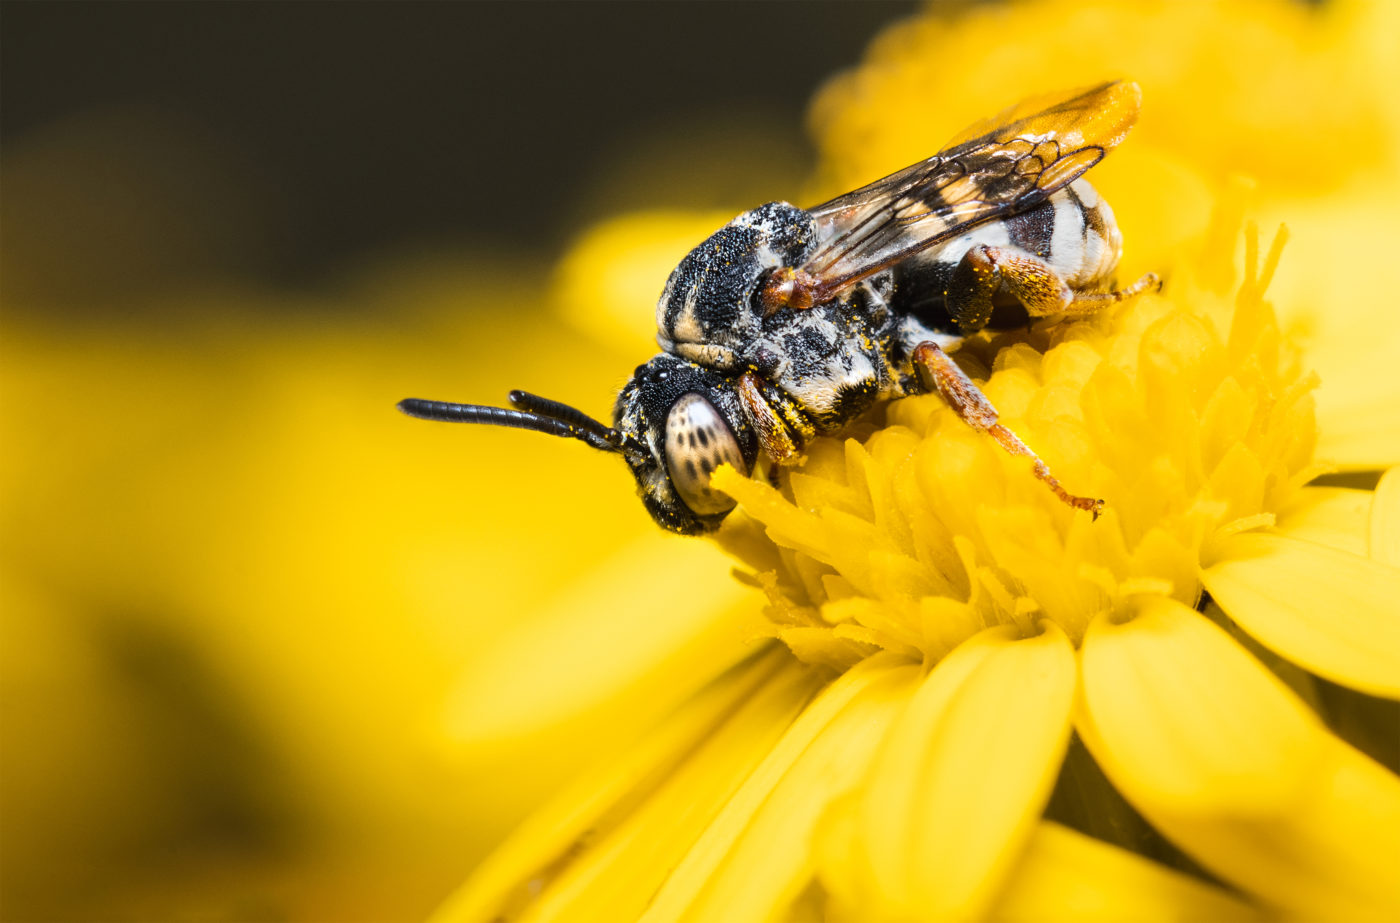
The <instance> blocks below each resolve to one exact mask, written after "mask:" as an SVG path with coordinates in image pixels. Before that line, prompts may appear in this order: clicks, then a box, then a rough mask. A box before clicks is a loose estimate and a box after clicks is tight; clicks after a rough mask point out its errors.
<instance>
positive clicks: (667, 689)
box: [447, 533, 763, 750]
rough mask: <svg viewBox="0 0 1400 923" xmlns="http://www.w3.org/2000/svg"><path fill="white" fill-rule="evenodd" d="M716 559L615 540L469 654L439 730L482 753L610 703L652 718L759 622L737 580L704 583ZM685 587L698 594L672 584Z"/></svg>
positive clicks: (659, 544) (713, 670)
mask: <svg viewBox="0 0 1400 923" xmlns="http://www.w3.org/2000/svg"><path fill="white" fill-rule="evenodd" d="M727 564H728V562H727V561H726V560H725V558H724V557H723V555H722V554H720V553H719V552H717V551H716V550H715V549H714V548H713V547H711V546H709V545H708V544H706V543H704V542H680V541H676V540H674V538H673V537H672V536H666V535H661V534H659V533H658V534H655V535H648V536H644V537H642V538H640V539H638V540H636V541H635V542H633V543H631V544H630V545H627V546H624V547H623V548H621V549H620V550H619V551H618V552H617V553H616V554H614V555H613V556H612V557H611V558H609V559H608V560H607V561H606V562H604V563H602V564H601V565H599V566H598V567H596V568H595V569H594V570H593V571H592V572H591V573H589V574H588V575H587V576H586V577H585V578H583V579H581V580H578V581H576V582H575V583H573V584H571V585H570V586H568V587H566V588H564V589H563V590H562V591H561V592H560V593H559V594H558V596H557V598H556V599H555V600H554V601H553V603H552V604H550V605H549V606H547V607H545V608H544V610H543V611H542V612H540V613H539V614H538V615H536V616H534V617H532V618H530V619H528V620H525V621H522V622H521V623H520V624H519V625H518V626H517V627H516V628H515V629H514V630H512V631H510V632H509V633H507V634H505V635H504V636H503V637H502V638H501V639H499V640H498V641H496V642H495V643H494V644H493V645H492V650H491V651H490V652H489V653H490V656H482V657H481V658H480V659H479V660H478V661H477V664H476V668H475V669H474V670H473V671H472V672H471V673H470V674H468V675H467V676H465V677H464V679H463V682H462V684H461V685H460V686H459V687H458V688H457V689H456V690H455V692H454V697H453V705H452V707H451V709H450V713H449V715H448V717H447V723H448V728H447V733H448V735H449V736H450V737H451V738H452V739H453V740H454V741H456V742H457V743H458V744H459V745H460V747H461V749H463V750H481V749H486V748H489V747H492V746H497V745H499V744H501V743H502V742H506V743H509V742H511V741H513V740H516V739H518V738H521V737H524V736H527V735H528V734H529V733H530V732H531V731H538V730H540V729H549V728H555V727H558V726H560V725H564V724H578V723H580V722H581V721H582V722H586V721H587V719H588V716H590V715H593V714H598V713H601V712H602V711H605V710H606V708H605V706H609V705H612V706H616V705H617V704H618V703H619V702H624V703H625V705H624V706H623V711H624V713H625V714H627V715H628V716H629V720H634V719H635V718H636V717H637V716H638V715H639V714H641V715H643V716H644V720H655V718H657V717H659V715H660V714H664V713H665V711H666V710H667V709H669V708H674V707H675V706H676V705H677V704H678V703H679V702H680V701H682V700H683V699H684V697H685V696H687V695H689V693H690V691H693V690H694V689H697V688H699V687H700V686H701V685H702V684H704V683H705V682H706V681H707V680H708V678H709V677H712V676H714V675H716V674H717V673H719V672H721V671H722V670H724V669H725V668H726V667H728V666H729V665H730V664H732V663H734V662H735V661H736V660H738V659H741V658H743V657H745V656H746V655H747V653H748V652H747V650H746V649H745V645H744V644H743V641H744V640H745V639H746V638H747V637H750V636H752V635H753V634H754V633H756V632H755V629H756V628H757V627H759V626H761V625H763V622H762V621H761V620H758V619H756V618H754V617H753V616H752V613H751V611H750V610H751V609H752V607H751V606H749V605H748V591H747V589H746V588H745V587H743V586H741V585H740V584H738V583H737V582H735V581H733V580H730V579H728V578H727V577H721V578H720V579H718V580H716V579H715V574H716V571H717V569H719V572H720V573H723V568H724V567H725V566H726V565H727ZM619 586H627V587H628V588H629V592H628V593H627V594H626V595H625V597H621V596H619V594H618V593H617V592H616V590H617V587H619ZM695 586H704V587H705V592H703V593H687V592H677V589H676V588H677V587H695ZM658 600H665V604H666V617H665V618H657V616H656V602H657V601H658ZM745 612H748V613H749V614H748V616H747V617H746V615H745ZM521 664H529V665H530V668H529V669H521ZM542 677H547V680H548V681H541V678H542ZM614 714H616V712H614ZM602 734H603V735H606V734H607V731H606V729H604V730H603V731H602Z"/></svg>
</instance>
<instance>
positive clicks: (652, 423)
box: [398, 353, 758, 535]
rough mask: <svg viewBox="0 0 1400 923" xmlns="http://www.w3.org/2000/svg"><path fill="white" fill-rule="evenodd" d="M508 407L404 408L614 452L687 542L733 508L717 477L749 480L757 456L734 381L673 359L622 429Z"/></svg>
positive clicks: (549, 404) (634, 396)
mask: <svg viewBox="0 0 1400 923" xmlns="http://www.w3.org/2000/svg"><path fill="white" fill-rule="evenodd" d="M510 403H511V405H512V409H506V408H502V407H483V406H480V405H476V404H451V403H445V402H442V401H424V400H418V399H416V398H409V399H407V400H403V401H400V402H399V405H398V406H399V409H400V410H402V411H403V412H404V413H406V414H408V415H409V416H412V417H418V418H420V419H425V420H440V421H446V422H454V423H488V424H492V425H495V426H510V427H515V428H517V429H530V430H535V431H536V432H542V433H548V434H550V435H553V436H569V437H572V438H574V439H579V440H581V441H583V442H586V443H588V444H589V445H591V446H592V447H593V448H595V449H600V450H602V451H605V452H616V453H618V454H620V455H621V456H622V457H623V458H624V459H626V461H627V465H628V467H629V468H630V469H631V471H632V476H633V477H634V478H636V481H637V492H638V494H639V495H640V496H641V498H642V502H643V503H644V504H645V505H646V508H647V512H649V513H651V516H652V518H653V519H654V520H656V522H657V524H658V525H660V526H661V527H662V528H664V529H667V530H669V531H671V532H679V533H681V534H683V535H695V534H698V533H701V532H709V531H712V530H714V529H716V528H718V527H719V524H720V522H721V521H723V519H724V517H725V515H726V514H727V513H728V512H729V511H730V510H731V509H733V508H734V501H733V500H731V499H729V498H728V497H726V496H725V495H724V494H721V493H719V492H718V491H715V490H714V489H712V488H711V487H710V474H711V473H712V472H713V471H714V470H715V468H717V467H719V465H721V464H723V463H725V462H728V463H729V464H731V465H733V466H734V467H735V468H737V469H739V470H740V472H743V473H747V472H748V471H749V470H750V469H751V468H752V467H753V463H754V460H755V458H756V456H757V453H758V440H757V438H756V436H755V434H754V432H753V428H752V427H751V426H750V425H749V423H748V420H747V418H746V417H745V416H744V414H743V411H742V408H741V405H740V402H739V395H738V392H737V390H736V389H735V387H734V384H733V382H732V381H730V380H729V379H727V378H725V377H724V376H722V375H720V374H719V373H717V372H714V371H711V370H709V369H705V368H702V367H701V366H698V365H695V364H694V363H691V362H687V361H685V360H683V359H679V358H677V357H675V356H672V355H669V354H666V353H662V354H661V355H659V356H657V357H655V358H654V359H652V360H651V361H650V362H648V363H646V364H645V365H641V366H638V367H637V370H636V372H635V373H633V376H632V379H631V381H629V382H628V383H627V385H626V386H625V387H624V388H623V389H622V392H621V393H620V394H619V395H618V397H617V404H616V405H615V407H614V408H613V417H614V420H615V421H616V422H615V426H611V427H610V426H606V425H605V424H603V423H601V422H599V421H598V420H595V419H593V418H592V417H590V416H588V415H587V414H585V413H583V412H582V411H580V410H576V409H575V408H573V407H570V406H568V405H567V404H561V403H559V402H557V401H551V400H549V399H547V398H542V397H537V396H535V395H533V394H528V393H526V392H524V391H512V392H511V393H510Z"/></svg>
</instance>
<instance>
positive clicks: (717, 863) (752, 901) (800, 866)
mask: <svg viewBox="0 0 1400 923" xmlns="http://www.w3.org/2000/svg"><path fill="white" fill-rule="evenodd" d="M917 674H918V668H917V667H914V666H912V665H908V663H907V661H904V660H903V659H902V658H898V657H895V656H894V655H890V654H877V655H875V656H874V657H871V658H869V659H868V660H865V661H862V662H861V663H859V664H857V665H856V666H855V667H852V668H851V669H850V670H849V671H847V672H846V673H844V674H843V675H842V676H841V677H840V678H839V679H837V680H836V681H835V682H834V683H832V685H831V686H830V688H828V689H827V690H826V692H824V693H823V694H822V695H821V696H820V697H819V698H818V699H817V700H816V701H815V702H813V703H812V704H811V706H809V707H808V708H807V709H806V710H805V711H804V712H803V713H802V716H801V717H800V718H799V719H798V720H797V722H796V723H795V724H794V725H793V726H792V727H791V728H790V729H789V730H788V732H787V734H786V735H784V737H783V739H782V740H781V741H780V742H779V743H778V745H777V746H776V747H775V748H774V749H773V752H772V753H771V754H769V756H768V758H767V759H765V760H764V761H763V763H762V764H761V765H760V766H759V767H758V768H757V769H756V770H754V773H753V775H751V776H750V777H749V778H748V780H747V781H745V783H744V785H743V786H742V787H741V788H740V789H739V791H738V792H737V793H736V794H735V795H734V797H733V798H731V799H730V801H729V802H728V804H726V805H725V806H724V809H723V810H722V811H721V812H720V814H719V816H718V817H717V818H716V819H715V821H714V822H713V823H712V824H710V826H709V827H708V828H707V829H706V830H705V832H704V834H703V835H702V836H701V837H700V839H699V841H698V842H696V844H695V846H694V847H693V848H692V849H691V850H690V852H689V853H687V855H686V857H685V858H684V859H683V860H682V861H681V863H680V864H679V865H678V866H677V868H676V870H675V872H674V874H672V875H671V877H670V878H669V879H668V880H667V882H666V884H665V885H664V886H663V887H662V889H661V891H660V893H659V894H658V895H657V896H656V899H655V901H654V902H653V903H652V905H651V907H650V908H649V909H648V910H647V913H646V914H645V915H644V916H643V917H642V919H643V920H647V921H663V920H668V921H669V920H677V919H686V920H717V921H722V923H730V921H737V920H750V919H751V920H766V919H768V918H769V917H771V916H773V915H774V914H775V913H777V912H778V911H781V910H782V909H784V908H785V907H787V906H788V905H789V904H791V903H792V902H793V901H794V900H796V899H797V898H798V896H799V895H800V894H801V892H802V890H803V889H804V888H805V887H806V886H807V885H808V883H809V882H810V880H811V876H812V874H813V869H814V865H815V861H814V859H813V855H812V831H813V829H814V828H815V826H816V824H817V821H818V819H819V818H820V816H821V814H822V812H823V811H825V810H826V808H827V806H828V805H829V804H830V803H831V802H832V801H833V800H834V799H836V798H838V797H840V796H841V795H842V794H844V793H845V792H847V791H849V790H850V789H851V788H852V787H853V786H854V785H856V784H857V782H859V780H860V778H861V776H862V775H863V774H864V772H865V770H866V769H867V767H868V766H869V761H870V758H871V756H872V755H873V753H874V751H875V748H876V746H878V745H879V743H880V741H881V739H882V738H883V737H884V734H885V732H886V730H887V729H888V728H889V726H890V724H891V723H892V722H893V720H894V719H895V717H896V716H897V715H898V713H899V711H900V710H901V709H902V708H903V707H904V705H905V704H906V703H907V702H908V700H909V696H910V695H911V694H912V693H913V690H914V682H915V679H916V677H917Z"/></svg>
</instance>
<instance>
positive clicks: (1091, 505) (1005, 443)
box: [914, 342, 1103, 519]
mask: <svg viewBox="0 0 1400 923" xmlns="http://www.w3.org/2000/svg"><path fill="white" fill-rule="evenodd" d="M914 368H915V369H916V370H917V372H918V375H919V381H920V383H921V384H923V386H924V388H925V389H926V390H928V391H937V392H938V393H939V395H941V396H942V398H943V400H945V401H947V402H948V406H949V407H951V408H953V412H954V413H956V414H957V415H958V417H959V418H960V419H961V420H962V421H963V422H964V423H966V424H967V425H968V426H970V427H972V428H973V429H975V430H976V431H977V432H979V433H986V434H987V435H988V436H991V437H992V438H993V439H995V440H996V442H997V444H998V445H1000V446H1001V447H1002V448H1003V449H1005V450H1006V451H1008V452H1010V453H1011V454H1012V455H1019V456H1023V457H1025V458H1029V459H1030V460H1031V461H1032V463H1033V464H1034V469H1033V470H1034V472H1035V476H1036V477H1038V478H1040V480H1042V481H1044V482H1045V483H1046V485H1047V486H1049V488H1050V489H1051V490H1052V491H1054V493H1055V496H1057V497H1059V498H1060V499H1061V500H1063V501H1064V502H1065V503H1067V504H1069V505H1070V506H1072V507H1074V508H1075V509H1077V510H1085V511H1087V512H1089V513H1092V514H1093V515H1094V518H1095V519H1097V518H1098V516H1099V513H1101V512H1102V511H1103V501H1102V500H1093V499H1090V498H1089V497H1079V496H1075V495H1074V494H1072V493H1070V492H1069V491H1067V490H1065V489H1064V488H1063V487H1061V486H1060V482H1059V481H1057V480H1056V479H1055V477H1054V476H1053V475H1051V473H1050V467H1049V466H1048V465H1046V464H1045V462H1043V461H1041V459H1040V456H1038V455H1036V454H1035V453H1034V452H1032V451H1031V449H1030V447H1029V446H1027V445H1026V444H1025V443H1024V442H1022V441H1021V439H1020V437H1018V436H1017V435H1016V434H1015V433H1013V432H1011V430H1009V429H1007V428H1006V427H1005V426H1003V425H1002V424H1000V423H998V422H997V417H998V414H997V409H996V408H995V407H993V406H992V402H991V401H989V400H987V396H986V395H984V394H983V393H982V392H981V391H980V390H978V388H977V386H976V385H975V384H973V383H972V379H971V378H968V377H967V373H965V372H964V371H963V370H962V369H960V368H958V366H957V363H955V362H954V361H953V360H952V359H950V358H949V357H948V354H947V353H945V352H944V351H943V350H942V349H940V348H939V347H938V344H937V343H933V342H924V343H921V344H919V346H917V347H916V348H915V349H914Z"/></svg>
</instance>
